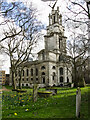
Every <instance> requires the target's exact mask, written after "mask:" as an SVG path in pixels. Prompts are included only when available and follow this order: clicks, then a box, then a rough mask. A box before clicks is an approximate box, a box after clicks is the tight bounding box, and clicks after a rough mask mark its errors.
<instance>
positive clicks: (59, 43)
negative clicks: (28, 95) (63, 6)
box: [10, 7, 72, 87]
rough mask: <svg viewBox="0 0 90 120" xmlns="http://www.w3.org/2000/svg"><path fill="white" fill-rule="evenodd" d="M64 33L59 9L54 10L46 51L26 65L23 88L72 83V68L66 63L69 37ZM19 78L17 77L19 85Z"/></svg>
mask: <svg viewBox="0 0 90 120" xmlns="http://www.w3.org/2000/svg"><path fill="white" fill-rule="evenodd" d="M64 31H65V30H64V27H63V25H62V15H61V14H60V12H59V7H57V9H56V10H55V9H54V8H52V11H51V14H49V25H48V26H47V33H46V35H45V36H44V42H45V49H43V50H41V51H39V52H38V60H35V61H28V62H27V63H25V65H24V69H23V72H22V82H21V84H22V86H30V87H32V86H33V84H34V83H35V82H36V83H38V84H39V86H40V87H45V86H59V85H61V86H64V85H65V84H66V83H72V76H71V73H72V67H71V64H70V63H67V62H66V61H65V60H66V58H67V57H68V56H67V51H66V39H67V37H66V36H65V35H64ZM18 77H19V76H16V82H17V85H18V81H17V79H18ZM11 84H12V83H11V82H10V85H11Z"/></svg>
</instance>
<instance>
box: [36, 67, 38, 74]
mask: <svg viewBox="0 0 90 120" xmlns="http://www.w3.org/2000/svg"><path fill="white" fill-rule="evenodd" d="M36 76H38V69H37V68H36Z"/></svg>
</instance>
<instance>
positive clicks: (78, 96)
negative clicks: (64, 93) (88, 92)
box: [76, 87, 81, 118]
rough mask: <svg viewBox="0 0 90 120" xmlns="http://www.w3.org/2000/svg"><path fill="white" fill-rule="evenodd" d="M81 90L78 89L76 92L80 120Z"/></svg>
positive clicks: (77, 113)
mask: <svg viewBox="0 0 90 120" xmlns="http://www.w3.org/2000/svg"><path fill="white" fill-rule="evenodd" d="M80 104H81V90H80V88H79V87H78V88H77V91H76V117H77V118H80Z"/></svg>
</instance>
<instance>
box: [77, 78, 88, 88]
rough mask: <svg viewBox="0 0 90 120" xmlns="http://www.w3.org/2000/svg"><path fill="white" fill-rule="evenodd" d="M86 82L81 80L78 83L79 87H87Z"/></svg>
mask: <svg viewBox="0 0 90 120" xmlns="http://www.w3.org/2000/svg"><path fill="white" fill-rule="evenodd" d="M85 85H86V84H85V80H84V78H81V79H80V80H79V82H78V87H85Z"/></svg>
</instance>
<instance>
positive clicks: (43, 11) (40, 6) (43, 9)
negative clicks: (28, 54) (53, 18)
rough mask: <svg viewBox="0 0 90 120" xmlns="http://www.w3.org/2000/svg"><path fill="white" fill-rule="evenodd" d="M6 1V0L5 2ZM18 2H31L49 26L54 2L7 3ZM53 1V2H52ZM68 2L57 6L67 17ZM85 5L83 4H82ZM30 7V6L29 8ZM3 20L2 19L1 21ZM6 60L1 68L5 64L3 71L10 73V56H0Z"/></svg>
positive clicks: (37, 0)
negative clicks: (49, 16)
mask: <svg viewBox="0 0 90 120" xmlns="http://www.w3.org/2000/svg"><path fill="white" fill-rule="evenodd" d="M4 1H5V0H4ZM16 1H19V2H20V1H21V2H24V4H26V2H28V5H29V3H30V2H32V3H33V5H34V7H36V8H37V10H38V13H39V16H38V19H39V20H41V22H42V23H43V24H44V25H45V26H47V25H48V15H49V13H50V12H51V8H50V7H49V5H51V6H52V5H53V4H54V2H51V1H48V0H46V1H48V2H43V1H45V0H7V2H16ZM52 1H53V0H52ZM67 1H68V0H65V1H64V0H58V2H57V4H56V6H59V7H60V12H61V13H62V15H65V14H69V13H68V12H67V9H66V4H67ZM79 1H83V0H79ZM82 4H83V3H82ZM27 7H28V6H27ZM69 7H70V8H71V6H70V5H69ZM0 20H1V19H0ZM43 33H45V31H43ZM68 33H69V32H68V31H66V32H65V35H66V36H67V37H68V36H69V34H68ZM43 47H44V44H43V45H42V46H41V48H43ZM38 50H39V48H38ZM4 58H5V61H4V62H2V63H0V66H1V65H2V64H3V65H4V66H3V67H2V69H3V70H6V73H9V66H10V63H9V58H8V56H6V57H5V56H4V57H3V56H2V55H0V59H2V60H3V59H4Z"/></svg>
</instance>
